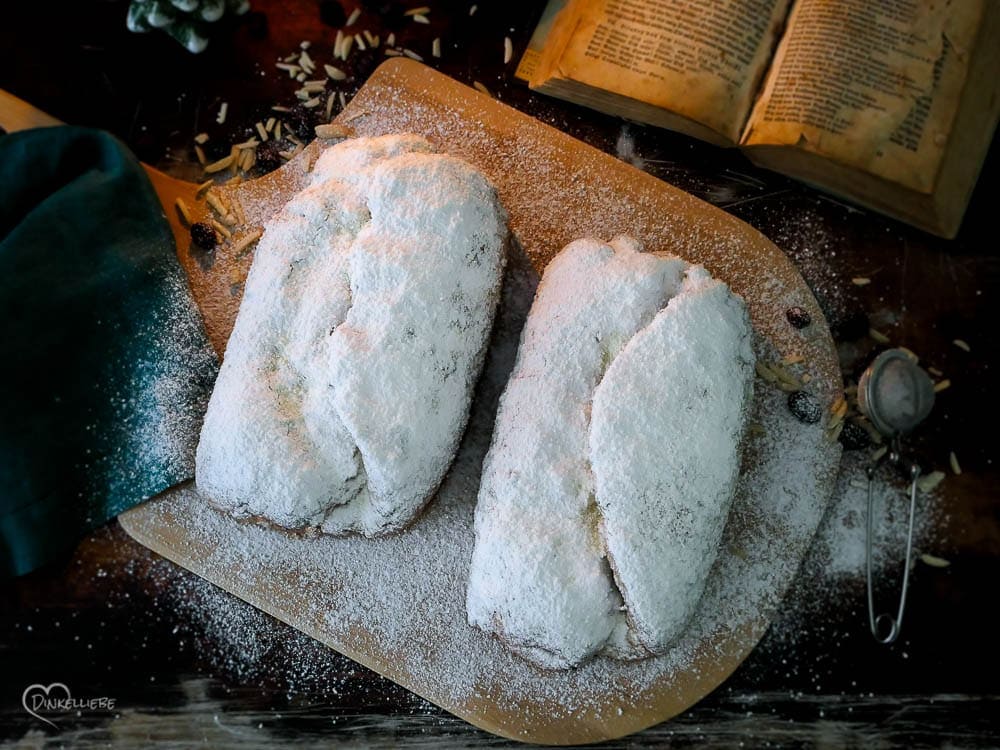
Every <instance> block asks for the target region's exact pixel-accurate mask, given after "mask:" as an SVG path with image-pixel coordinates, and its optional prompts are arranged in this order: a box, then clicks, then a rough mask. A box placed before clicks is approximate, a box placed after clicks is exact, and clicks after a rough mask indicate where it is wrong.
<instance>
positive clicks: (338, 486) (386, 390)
mask: <svg viewBox="0 0 1000 750" xmlns="http://www.w3.org/2000/svg"><path fill="white" fill-rule="evenodd" d="M507 237H508V233H507V228H506V214H505V212H504V211H503V209H502V208H501V207H500V205H499V203H498V202H497V198H496V195H495V192H494V190H493V188H492V187H491V186H490V185H489V183H488V182H487V181H486V179H485V178H484V177H483V176H482V175H481V174H480V173H479V172H477V171H476V170H475V169H474V168H473V167H471V166H470V165H468V164H466V163H465V162H463V161H461V160H459V159H456V158H452V157H449V156H443V155H439V154H434V153H431V147H430V145H429V144H428V143H427V142H426V141H425V140H423V139H422V138H419V137H417V136H383V137H379V138H362V139H357V140H349V141H345V142H342V143H339V144H337V145H336V146H333V147H332V148H329V149H327V150H326V151H325V152H324V153H323V154H322V155H321V156H320V157H319V159H318V160H317V162H316V164H315V166H314V168H313V176H312V178H311V182H310V184H309V185H308V186H307V187H306V188H305V189H304V190H302V191H301V192H300V193H298V194H297V195H295V196H294V197H292V199H291V200H290V201H289V203H288V204H287V205H286V206H285V207H284V208H283V209H282V210H281V211H280V212H279V213H278V215H277V216H276V217H275V218H274V219H273V220H272V221H270V222H269V223H268V224H267V226H266V227H265V231H264V236H263V238H262V239H261V241H260V244H259V246H258V248H257V251H256V254H255V256H254V261H253V265H252V266H251V269H250V273H249V276H248V278H247V282H246V290H245V293H244V296H243V300H242V303H241V305H240V310H239V314H238V316H237V319H236V324H235V327H234V329H233V333H232V335H231V337H230V339H229V344H228V347H227V349H226V355H225V361H224V362H223V365H222V369H221V372H220V374H219V379H218V381H217V383H216V386H215V391H214V392H213V394H212V399H211V402H210V404H209V407H208V413H207V414H206V417H205V423H204V427H203V429H202V433H201V442H200V443H199V446H198V456H197V484H198V488H199V490H200V491H201V492H202V493H203V494H205V495H207V496H208V497H209V498H210V499H211V500H212V501H213V502H215V503H216V504H218V505H219V506H221V507H223V508H224V509H226V510H228V511H230V512H232V513H234V514H235V515H237V516H244V517H248V516H254V517H262V518H265V519H267V520H269V521H271V522H273V523H276V524H278V525H281V526H285V527H289V528H307V527H320V528H322V530H323V531H326V532H329V533H342V532H348V531H357V532H361V533H364V534H366V535H377V534H382V533H388V532H392V531H396V530H398V529H401V528H403V527H404V526H406V524H408V523H409V522H410V521H411V520H412V519H413V518H414V517H415V516H416V515H417V514H418V513H419V511H420V509H421V508H422V507H423V505H424V504H425V503H426V502H427V500H428V499H429V498H430V496H431V495H432V494H433V493H434V491H435V490H436V488H437V486H438V484H439V483H440V481H441V479H442V477H443V476H444V473H445V472H446V471H447V469H448V466H449V465H450V464H451V461H452V458H453V457H454V454H455V450H456V448H457V445H458V442H459V439H460V437H461V435H462V432H463V431H464V429H465V423H466V420H467V418H468V412H469V405H470V402H471V398H472V391H473V388H474V386H475V383H476V381H477V379H478V377H479V373H480V370H481V367H482V363H483V359H484V355H485V349H486V345H487V342H488V338H489V334H490V330H491V327H492V324H493V316H494V312H495V309H496V303H497V300H498V298H499V292H500V283H501V277H502V274H503V266H504V262H505V251H506V243H507Z"/></svg>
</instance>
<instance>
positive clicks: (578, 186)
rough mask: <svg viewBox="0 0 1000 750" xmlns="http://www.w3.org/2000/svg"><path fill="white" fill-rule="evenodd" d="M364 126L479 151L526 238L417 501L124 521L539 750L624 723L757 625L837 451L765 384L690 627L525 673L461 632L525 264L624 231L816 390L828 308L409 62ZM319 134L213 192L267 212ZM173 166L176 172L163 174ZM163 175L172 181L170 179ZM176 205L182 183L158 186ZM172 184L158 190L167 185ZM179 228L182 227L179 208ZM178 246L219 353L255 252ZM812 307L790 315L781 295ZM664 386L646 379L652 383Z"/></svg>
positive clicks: (637, 190) (511, 115) (733, 225)
mask: <svg viewBox="0 0 1000 750" xmlns="http://www.w3.org/2000/svg"><path fill="white" fill-rule="evenodd" d="M337 120H338V122H341V123H345V124H348V125H349V126H350V127H353V128H354V129H355V130H356V131H357V134H358V135H378V134H383V133H400V132H412V133H418V134H421V135H423V136H425V137H426V138H428V139H429V140H430V141H431V142H432V143H433V144H434V145H435V146H436V147H437V148H439V149H440V150H441V151H445V152H448V153H452V154H454V155H457V156H461V157H463V158H465V159H467V160H468V161H470V162H471V163H473V164H475V165H476V166H477V167H479V168H480V169H481V170H482V171H483V172H485V173H486V175H487V176H488V177H489V178H490V179H491V180H492V182H493V183H494V185H496V187H497V190H498V192H499V195H500V198H501V200H502V202H503V204H504V205H505V206H506V208H507V210H508V212H509V214H510V225H511V228H512V230H513V232H514V234H515V236H516V239H517V241H518V242H517V244H518V246H517V247H516V248H515V252H514V255H513V257H512V258H511V260H510V264H509V268H508V274H507V278H506V281H505V289H504V296H503V301H502V303H501V307H500V310H499V313H498V320H497V325H496V331H495V333H494V337H493V341H492V343H491V347H490V352H489V356H488V359H487V363H486V367H485V372H484V375H483V379H482V382H481V383H480V386H479V389H478V391H477V396H476V400H475V402H474V404H473V409H472V415H471V418H470V423H469V428H468V430H467V433H466V435H465V438H464V440H463V443H462V445H461V447H460V450H459V453H458V456H457V457H456V460H455V463H454V465H453V467H452V469H451V471H450V472H449V474H448V477H447V478H446V480H445V482H444V483H443V485H442V487H441V490H440V491H439V493H438V495H437V496H436V497H435V499H434V501H433V503H432V504H431V505H430V506H429V508H428V509H427V511H426V512H425V513H424V515H423V516H422V517H421V518H420V519H419V520H418V521H417V523H416V524H415V525H414V526H413V527H412V528H411V529H410V530H408V531H407V532H405V533H403V534H400V535H397V536H395V537H391V538H388V539H384V540H376V541H370V540H363V539H356V538H341V539H335V538H329V537H297V536H290V535H287V534H284V533H283V532H281V531H278V530H276V529H272V528H266V527H263V526H258V525H253V524H246V523H240V522H237V521H235V520H232V519H230V518H229V517H227V516H225V515H223V514H220V513H218V512H216V511H214V510H212V509H211V508H210V507H209V506H208V504H207V503H206V502H205V501H204V499H203V498H201V497H199V496H198V493H197V491H196V490H195V489H194V488H193V486H191V485H187V486H183V487H180V488H176V489H174V490H171V491H169V492H167V493H165V494H164V495H162V496H160V497H159V498H157V499H155V500H153V501H151V502H149V503H147V504H145V505H143V506H140V507H138V508H135V509H133V510H131V511H128V512H127V513H125V514H123V515H122V516H121V517H120V521H121V524H122V526H123V527H124V528H125V529H126V531H128V533H129V534H131V535H132V536H133V537H135V538H136V539H137V540H138V541H140V542H141V543H143V544H145V545H147V546H148V547H150V548H152V549H153V550H155V551H156V552H158V553H160V554H162V555H164V556H166V557H168V558H169V559H171V560H173V561H175V562H177V563H178V564H180V565H182V566H184V567H186V568H188V569H190V570H192V571H194V572H196V573H198V574H199V575H201V576H203V577H205V578H206V579H208V580H210V581H212V582H214V583H215V584H217V585H219V586H221V587H222V588H224V589H226V590H227V591H230V592H232V593H233V594H235V595H237V596H239V597H241V598H243V599H245V600H246V601H248V602H250V603H252V604H254V605H255V606H257V607H259V608H260V609H262V610H264V611H267V612H269V613H271V614H272V615H274V616H275V617H278V618H279V619H281V620H283V621H285V622H287V623H289V624H291V625H292V626H294V627H296V628H299V629H300V630H303V631H304V632H306V633H309V634H310V635H312V636H313V637H315V638H317V639H319V640H320V641H322V642H323V643H326V644H328V645H329V646H331V647H332V648H334V649H336V650H338V651H340V652H342V653H344V654H346V655H348V656H350V657H351V658H353V659H355V660H356V661H358V662H360V663H362V664H364V665H366V666H368V667H370V668H372V669H374V670H375V671H377V672H379V673H381V674H383V675H385V676H386V677H388V678H390V679H392V680H394V681H395V682H397V683H399V684H401V685H403V686H404V687H406V688H408V689H410V690H412V691H413V692H415V693H417V694H419V695H421V696H423V697H425V698H426V699H428V700H430V701H432V702H434V703H436V704H437V705H439V706H442V707H443V708H445V709H447V710H448V711H450V712H452V713H454V714H456V715H458V716H460V717H462V718H464V719H466V720H468V721H470V722H471V723H473V724H475V725H477V726H479V727H482V728H483V729H486V730H488V731H490V732H494V733H496V734H500V735H503V736H506V737H511V738H514V739H519V740H524V741H532V742H540V743H547V744H575V743H585V742H595V741H600V740H604V739H609V738H614V737H620V736H623V735H626V734H629V733H631V732H635V731H638V730H640V729H643V728H645V727H647V726H650V725H653V724H656V723H659V722H661V721H663V720H665V719H668V718H670V717H671V716H674V715H676V714H677V713H679V712H681V711H683V710H684V709H686V708H688V707H689V706H691V705H692V704H694V703H696V702H697V701H698V700H700V699H701V698H702V697H704V696H705V695H706V694H708V693H709V692H710V691H711V690H713V689H714V688H715V687H717V686H718V685H720V684H721V683H722V682H723V681H724V680H725V679H726V678H727V677H728V676H729V675H730V674H731V673H732V672H733V670H734V669H735V668H736V667H737V666H738V665H739V664H740V663H741V662H742V660H743V659H744V658H745V657H746V656H747V654H748V653H749V652H750V650H751V649H752V648H753V646H754V645H755V644H756V643H757V641H758V640H759V638H760V637H761V636H762V635H763V633H764V631H765V629H766V628H767V625H768V622H769V617H770V616H771V614H772V612H773V611H774V608H775V607H776V606H777V605H778V603H779V602H780V600H781V598H782V596H783V595H784V593H785V591H786V589H787V587H788V585H789V584H790V583H791V580H792V578H793V577H794V575H795V572H796V570H797V568H798V565H799V562H800V561H801V559H802V556H803V554H804V552H805V550H806V549H807V548H808V546H809V544H810V542H811V539H812V536H813V534H814V532H815V529H816V526H817V524H818V523H819V520H820V519H821V517H822V515H823V512H824V510H825V508H826V505H827V502H828V499H829V496H830V492H831V490H832V487H833V481H834V479H835V475H836V470H837V466H838V463H839V457H840V449H839V445H838V444H837V443H836V442H834V441H830V440H829V439H828V438H827V436H826V432H825V430H824V429H823V426H822V424H821V425H809V426H807V425H803V424H801V423H799V422H798V421H796V420H795V419H794V418H792V416H791V415H790V414H789V412H788V409H787V406H786V403H785V402H786V399H787V394H786V393H784V392H782V391H781V390H779V389H778V388H776V387H774V386H773V385H770V384H768V383H766V382H764V381H763V380H760V379H758V381H757V384H756V394H755V407H754V415H753V420H754V425H755V426H754V429H753V431H752V434H751V437H750V439H749V440H748V445H747V446H746V450H745V455H744V463H743V468H742V471H741V483H740V487H739V490H738V493H737V497H736V498H735V500H734V505H733V510H732V512H731V514H730V519H729V523H728V525H727V528H726V532H725V537H724V540H723V546H722V549H721V551H720V555H719V559H718V562H717V563H716V565H715V567H714V568H713V570H712V573H711V575H710V578H709V581H708V585H707V589H706V594H705V596H704V597H703V600H702V602H701V605H700V608H699V611H698V613H697V614H696V616H695V618H694V619H693V621H692V623H691V625H690V626H689V628H688V631H687V632H686V633H685V635H684V636H683V637H682V639H681V640H680V642H679V643H678V644H677V646H676V647H675V648H674V649H673V650H672V651H671V652H670V653H668V654H667V655H665V656H662V657H658V658H656V659H650V660H646V661H644V662H638V663H622V662H616V661H612V660H607V659H597V660H594V661H593V662H591V663H589V664H587V665H584V666H583V667H581V668H579V669H576V670H571V671H568V672H545V671H542V670H538V669H536V668H534V667H532V666H530V665H528V664H527V663H526V662H524V661H522V660H520V659H519V658H517V657H515V656H513V655H512V654H511V653H510V652H508V651H507V650H506V649H505V648H504V647H503V645H502V644H500V643H498V642H497V641H496V640H494V639H493V638H491V637H489V636H486V635H484V634H482V633H481V632H479V631H477V630H475V629H473V628H470V627H469V626H468V625H467V624H466V621H465V611H464V594H465V580H466V574H467V570H468V562H469V558H470V556H471V551H472V544H473V530H472V515H473V510H474V506H475V496H476V491H477V489H478V484H479V469H480V464H481V461H482V458H483V456H484V455H485V452H486V449H487V448H488V445H489V438H490V434H491V430H492V424H493V418H494V416H495V409H496V401H497V399H498V397H499V394H500V391H501V390H502V388H503V385H504V383H505V381H506V376H507V373H509V370H510V367H511V366H512V364H513V358H514V356H515V354H516V347H517V340H518V334H519V331H520V327H521V325H522V324H523V321H524V317H525V315H526V313H527V309H528V306H529V305H530V303H531V298H532V295H533V292H534V288H535V286H536V285H537V281H538V277H539V275H540V274H541V272H542V270H543V269H544V267H545V265H546V263H547V262H548V261H549V260H550V259H551V258H552V256H553V255H554V254H555V253H556V252H558V251H559V249H561V248H562V247H563V246H564V245H565V244H566V243H567V242H569V241H570V240H572V239H575V238H577V237H581V236H587V235H590V236H596V237H601V238H604V239H610V238H612V237H613V236H615V235H617V234H620V233H629V234H632V235H633V236H636V237H638V238H640V239H642V241H643V242H644V243H645V244H646V246H647V248H648V249H651V250H666V251H671V252H674V253H676V254H677V255H680V256H683V257H685V258H686V259H688V260H691V261H694V262H699V263H702V264H704V265H705V266H706V267H707V268H708V269H709V270H710V271H711V272H712V273H713V274H714V275H716V276H717V277H719V278H721V279H723V280H724V281H726V282H727V283H728V284H729V285H730V286H731V287H732V288H733V289H734V290H735V291H736V292H738V293H740V294H742V295H743V296H744V298H745V299H746V301H747V304H748V308H749V310H750V316H751V320H752V322H753V325H754V330H755V333H756V337H757V340H756V341H755V349H756V351H757V354H758V358H759V359H763V360H765V361H766V360H780V359H783V358H790V359H792V360H797V359H798V358H801V360H802V362H801V364H796V365H794V366H792V368H791V369H794V370H796V371H797V373H798V374H799V375H803V374H808V376H809V379H810V380H809V384H808V386H807V389H808V390H809V391H810V392H812V393H813V394H814V395H816V396H817V397H818V398H819V399H820V401H821V402H822V403H823V404H825V405H829V404H831V403H832V402H833V401H834V399H835V398H836V397H837V396H838V395H839V393H840V392H841V388H842V384H841V382H840V375H839V369H838V366H837V359H836V354H835V351H834V347H833V343H832V341H831V339H830V335H829V331H828V329H827V326H826V322H825V320H824V319H823V315H822V313H821V311H820V310H819V307H818V306H817V304H816V301H815V299H814V298H813V296H812V294H811V293H810V291H809V290H808V288H807V287H806V285H805V283H804V282H803V280H802V278H801V277H800V276H799V274H798V272H797V271H796V270H795V268H794V267H793V265H792V264H791V263H790V262H789V260H788V259H787V258H786V257H785V255H784V254H782V253H781V251H780V250H778V248H776V247H775V246H774V245H773V244H772V243H771V242H769V241H768V240H767V239H765V238H764V237H763V236H762V235H760V234H759V233H758V232H756V231H755V230H754V229H752V228H750V227H749V226H747V225H746V224H743V223H742V222H740V221H738V220H737V219H734V218H733V217H731V216H729V215H727V214H725V213H724V212H722V211H720V210H718V209H716V208H714V207H712V206H710V205H708V204H706V203H704V202H702V201H699V200H698V199H696V198H694V197H692V196H690V195H687V194H685V193H683V192H681V191H680V190H677V189H676V188H673V187H671V186H670V185H667V184H665V183H663V182H661V181H659V180H656V179H655V178H653V177H650V176H649V175H646V174H644V173H642V172H640V171H638V170H636V169H634V168H633V167H631V166H629V165H627V164H624V163H622V162H620V161H618V160H616V159H614V158H612V157H610V156H608V155H606V154H604V153H601V152H599V151H597V150H595V149H593V148H591V147H589V146H586V145H585V144H583V143H580V142H579V141H576V140H574V139H573V138H571V137H569V136H567V135H565V134H564V133H561V132H559V131H557V130H555V129H553V128H551V127H548V126H546V125H544V124H542V123H540V122H538V121H536V120H534V119H532V118H530V117H528V116H526V115H524V114H522V113H520V112H517V111H516V110H513V109H511V108H509V107H506V106H504V105H502V104H500V103H499V102H497V101H495V100H494V99H491V98H490V97H487V96H485V95H482V94H480V93H478V92H476V91H474V90H472V89H470V88H468V87H466V86H463V85H461V84H458V83H457V82H455V81H453V80H451V79H449V78H447V77H445V76H443V75H441V74H439V73H436V72H434V71H433V70H431V69H429V68H427V67H425V66H423V65H420V64H418V63H416V62H413V61H410V60H405V59H394V60H392V61H389V62H386V63H385V64H383V65H382V66H381V67H380V68H379V69H378V70H377V71H376V72H375V73H374V74H373V75H372V77H371V78H370V79H369V81H368V82H367V83H366V84H365V86H364V87H363V88H362V89H361V90H360V91H359V92H358V94H357V95H356V96H355V98H354V99H353V101H352V102H350V104H349V105H348V107H347V108H346V109H345V110H344V111H343V112H342V113H341V114H340V115H339V116H338V118H337ZM320 148H321V145H320V144H318V143H314V144H313V145H312V146H310V147H309V148H308V149H306V151H305V152H304V153H303V154H301V155H300V156H299V157H297V158H296V159H295V160H293V161H292V162H290V163H289V164H287V165H285V166H284V167H282V169H280V170H278V171H277V172H273V173H271V174H269V175H267V176H265V177H263V178H260V179H259V180H255V181H253V182H251V183H245V184H243V185H240V186H237V187H234V188H226V189H224V190H223V192H224V195H225V197H226V198H227V199H228V200H230V201H232V200H238V201H239V202H240V203H241V205H242V206H243V207H244V209H245V213H246V214H247V217H248V223H249V224H250V225H252V226H259V225H263V223H264V222H265V221H266V220H267V219H268V218H269V217H270V216H271V215H273V213H274V211H275V210H276V209H277V208H278V207H279V206H280V204H281V203H282V202H283V201H284V200H286V199H287V198H288V197H289V196H290V195H291V194H292V193H293V192H294V191H295V190H297V189H298V188H299V187H300V186H301V185H303V184H304V181H305V179H306V177H307V175H308V170H309V168H310V166H311V163H312V161H313V160H314V159H315V156H316V154H317V153H318V152H319V149H320ZM165 179H167V180H170V178H165ZM172 182H177V181H176V180H174V181H172ZM154 184H155V186H156V187H157V190H158V191H159V192H160V194H161V198H163V199H164V203H165V206H166V208H167V213H168V215H171V213H172V203H173V196H174V195H175V194H176V191H177V190H183V191H188V192H187V193H185V195H187V194H190V195H193V189H194V188H193V186H192V185H188V184H186V183H181V185H180V186H175V187H171V186H170V183H164V182H163V180H154ZM165 185H166V186H167V187H168V188H169V189H165V187H164V186H165ZM175 224H176V223H175ZM177 236H178V239H179V245H178V254H179V257H180V258H181V260H182V263H183V264H184V267H185V269H186V270H187V272H188V274H189V277H190V279H191V285H192V289H193V291H194V294H195V297H196V299H197V300H198V303H199V305H200V307H201V309H202V311H203V314H204V316H205V321H206V325H207V327H208V329H209V332H210V335H211V337H212V340H213V342H214V343H216V345H217V347H218V348H219V349H220V351H221V350H222V348H223V347H224V342H225V340H226V338H227V337H228V334H229V331H230V330H231V328H232V324H233V320H234V318H235V314H236V311H237V309H238V304H239V298H240V292H241V288H240V281H241V280H242V279H243V278H245V274H246V270H247V268H248V267H249V264H250V262H251V258H252V253H246V254H243V255H242V256H239V257H237V254H235V253H232V252H230V251H229V250H227V249H226V247H223V248H220V250H219V251H218V252H217V253H216V254H215V255H214V257H212V258H206V257H204V256H200V255H198V253H197V251H196V250H194V249H193V248H191V247H189V246H188V245H189V243H188V242H187V239H186V236H185V233H184V232H182V231H181V232H178V233H177ZM791 305H798V306H801V307H804V308H806V309H807V310H808V311H809V312H810V313H811V315H812V319H813V323H812V325H811V326H809V327H808V328H806V329H804V330H802V331H798V330H795V329H793V328H792V327H791V326H790V325H789V323H788V321H787V319H786V317H785V310H786V309H787V308H788V307H789V306H791ZM654 397H655V395H654Z"/></svg>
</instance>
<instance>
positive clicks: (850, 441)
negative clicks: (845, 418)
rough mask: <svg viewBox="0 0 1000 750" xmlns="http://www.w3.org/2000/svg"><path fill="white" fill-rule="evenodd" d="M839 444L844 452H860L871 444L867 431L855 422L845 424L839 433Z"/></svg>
mask: <svg viewBox="0 0 1000 750" xmlns="http://www.w3.org/2000/svg"><path fill="white" fill-rule="evenodd" d="M840 442H841V444H842V445H843V446H844V450H848V451H860V450H864V449H865V448H867V447H869V446H870V445H871V444H872V441H871V438H870V437H869V436H868V431H867V430H865V428H864V427H862V426H861V425H859V424H857V423H856V422H845V423H844V429H842V430H841V431H840Z"/></svg>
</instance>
